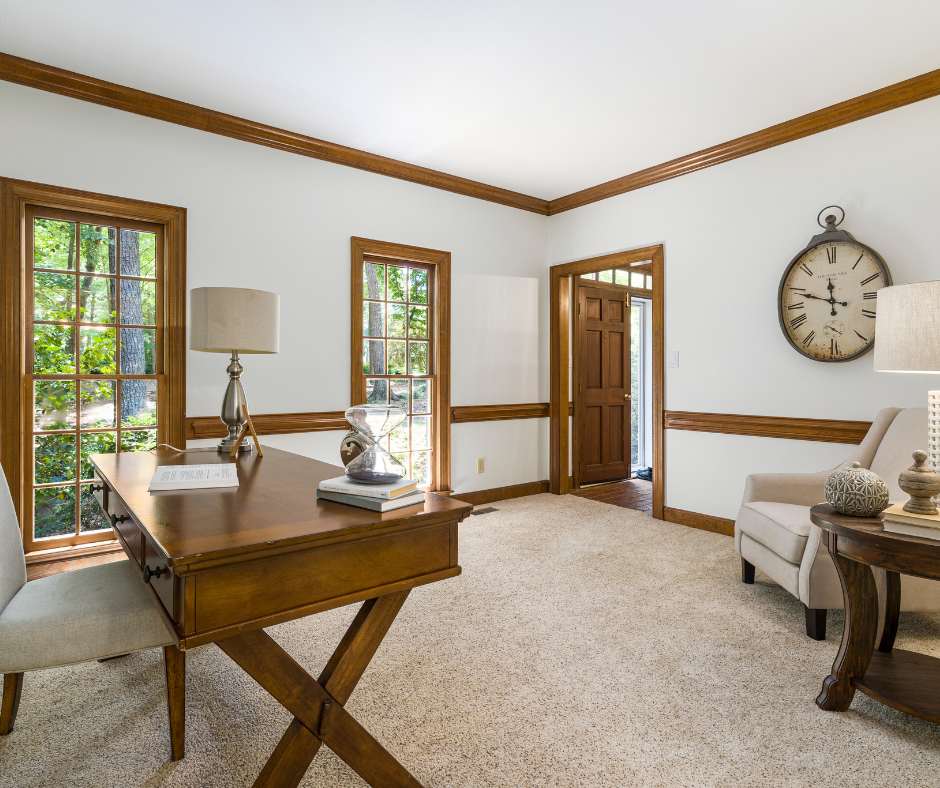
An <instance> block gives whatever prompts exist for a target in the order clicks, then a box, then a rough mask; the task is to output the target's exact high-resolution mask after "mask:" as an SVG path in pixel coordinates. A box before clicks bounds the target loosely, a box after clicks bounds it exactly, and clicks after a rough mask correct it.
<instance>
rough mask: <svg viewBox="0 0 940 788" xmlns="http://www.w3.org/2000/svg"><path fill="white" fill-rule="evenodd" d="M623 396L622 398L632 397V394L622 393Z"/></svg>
mask: <svg viewBox="0 0 940 788" xmlns="http://www.w3.org/2000/svg"><path fill="white" fill-rule="evenodd" d="M623 398H624V399H632V395H631V394H624V395H623Z"/></svg>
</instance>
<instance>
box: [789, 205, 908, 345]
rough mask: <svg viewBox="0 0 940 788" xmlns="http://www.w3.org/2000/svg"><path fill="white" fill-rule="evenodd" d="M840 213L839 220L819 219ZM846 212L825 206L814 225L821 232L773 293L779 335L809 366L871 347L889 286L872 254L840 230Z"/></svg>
mask: <svg viewBox="0 0 940 788" xmlns="http://www.w3.org/2000/svg"><path fill="white" fill-rule="evenodd" d="M829 208H838V209H839V211H840V212H841V213H842V218H841V219H840V220H839V221H838V222H837V221H836V217H835V215H834V214H830V215H828V216H826V224H825V225H823V224H822V223H821V222H820V221H819V218H820V217H821V216H822V215H823V213H824V212H825V211H827V210H829ZM844 220H845V211H843V210H842V208H840V207H839V206H838V205H828V206H826V207H825V208H823V209H822V211H820V212H819V216H817V217H816V222H817V224H819V225H820V226H821V227H823V232H821V233H819V234H818V235H814V236H813V237H812V238H811V239H810V242H809V243H808V244H807V245H806V246H805V247H804V248H803V249H802V250H801V251H800V252H798V253H797V255H796V256H795V257H794V258H793V259H792V260H791V261H790V263H789V265H787V267H786V270H785V271H784V272H783V277H782V278H781V280H780V288H779V290H778V293H777V314H778V316H779V318H780V330H781V331H783V335H784V336H785V337H786V338H787V342H789V343H790V345H791V346H792V347H793V348H794V349H795V350H796V351H797V352H798V353H799V354H800V355H803V356H806V358H810V359H813V361H828V362H840V361H852V360H853V359H856V358H858V357H859V356H863V355H865V353H867V352H868V351H869V350H871V349H872V348H873V347H874V346H875V317H876V306H877V303H878V301H877V295H878V291H879V290H880V289H881V288H882V287H888V286H890V285H891V272H890V271H889V270H888V266H887V264H886V263H885V261H884V260H883V259H882V257H881V255H880V254H878V253H877V252H876V251H875V250H874V249H872V248H871V247H870V246H867V245H866V244H863V243H860V242H859V241H856V240H855V238H854V237H852V235H851V234H850V233H848V232H846V231H845V230H840V229H838V228H839V225H840V224H842V222H843V221H844Z"/></svg>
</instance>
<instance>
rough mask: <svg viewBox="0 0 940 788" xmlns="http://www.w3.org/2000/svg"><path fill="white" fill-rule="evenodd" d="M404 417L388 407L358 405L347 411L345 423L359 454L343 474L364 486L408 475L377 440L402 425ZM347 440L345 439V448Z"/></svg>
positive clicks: (385, 482) (401, 412)
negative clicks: (362, 483) (353, 436)
mask: <svg viewBox="0 0 940 788" xmlns="http://www.w3.org/2000/svg"><path fill="white" fill-rule="evenodd" d="M406 416H407V414H406V413H405V411H403V410H402V409H401V408H399V407H395V406H390V405H357V406H356V407H354V408H350V409H349V410H347V411H346V421H348V422H349V423H350V424H351V425H352V426H353V428H354V429H355V430H356V432H357V433H359V434H358V435H356V436H355V438H358V439H359V443H360V445H361V446H362V448H363V451H362V453H361V454H359V455H358V456H356V457H355V458H353V459H352V460H351V461H350V462H349V464H348V465H347V466H346V475H347V476H348V477H349V478H350V479H354V480H355V481H357V482H365V483H366V484H387V483H389V482H396V481H398V480H399V479H403V478H404V477H405V476H407V475H408V471H407V469H406V468H405V466H404V465H402V464H401V463H400V462H399V461H398V460H396V459H395V458H394V457H393V456H392V455H391V454H389V453H388V452H387V451H385V449H383V448H382V447H381V445H379V441H381V440H382V438H384V437H385V436H386V435H388V434H389V433H390V432H391V431H392V430H393V429H395V427H397V426H398V425H399V424H401V423H402V422H403V421H404V420H405V418H406ZM347 442H355V441H354V440H353V441H347V440H346V439H344V441H343V443H344V445H345V444H346V443H347Z"/></svg>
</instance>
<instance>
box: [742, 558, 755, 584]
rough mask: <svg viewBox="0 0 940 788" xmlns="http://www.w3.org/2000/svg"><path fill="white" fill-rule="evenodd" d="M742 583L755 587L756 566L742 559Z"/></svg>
mask: <svg viewBox="0 0 940 788" xmlns="http://www.w3.org/2000/svg"><path fill="white" fill-rule="evenodd" d="M741 582H742V583H747V584H748V585H749V586H750V585H754V564H750V563H748V562H747V561H745V560H744V559H743V558H742V559H741Z"/></svg>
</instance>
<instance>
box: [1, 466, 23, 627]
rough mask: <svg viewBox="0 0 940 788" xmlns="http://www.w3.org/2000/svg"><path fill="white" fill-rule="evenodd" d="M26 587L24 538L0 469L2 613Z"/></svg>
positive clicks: (4, 476) (3, 474) (4, 475)
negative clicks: (18, 592)
mask: <svg viewBox="0 0 940 788" xmlns="http://www.w3.org/2000/svg"><path fill="white" fill-rule="evenodd" d="M24 585H26V558H25V556H24V555H23V538H22V536H21V535H20V526H19V523H18V521H17V519H16V509H14V508H13V499H12V498H11V497H10V488H9V487H8V486H7V477H6V474H5V473H4V472H3V468H0V613H2V612H3V609H4V608H5V607H6V606H7V604H9V602H10V600H11V599H13V597H15V596H16V592H17V591H19V590H20V589H21V588H22V587H23V586H24Z"/></svg>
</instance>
